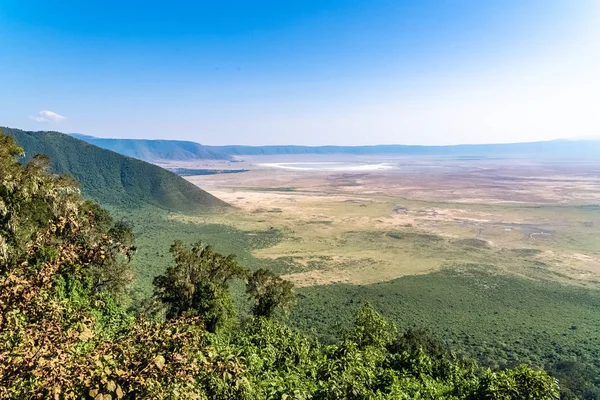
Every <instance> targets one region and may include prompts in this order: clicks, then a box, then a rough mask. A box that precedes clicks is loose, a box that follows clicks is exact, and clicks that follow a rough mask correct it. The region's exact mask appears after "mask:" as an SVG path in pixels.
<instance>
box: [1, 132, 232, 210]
mask: <svg viewBox="0 0 600 400" xmlns="http://www.w3.org/2000/svg"><path fill="white" fill-rule="evenodd" d="M2 129H3V131H4V132H5V133H7V134H9V135H12V136H14V137H15V139H16V141H17V143H18V144H19V146H22V147H23V148H24V149H25V155H26V157H25V159H26V160H28V159H30V158H31V157H33V156H34V155H36V154H45V155H47V156H49V157H50V159H51V165H52V169H53V170H54V172H56V173H59V174H68V175H71V176H73V177H74V178H75V179H77V180H78V181H79V182H80V183H81V189H82V191H83V193H84V194H85V195H86V196H88V197H90V198H92V199H94V200H96V201H98V202H100V203H101V204H103V205H113V206H118V207H142V206H146V205H152V206H156V207H160V208H163V209H167V210H172V211H182V212H198V211H200V212H201V211H209V210H212V209H215V208H218V207H224V206H227V204H226V203H225V202H223V201H221V200H219V199H218V198H216V197H214V196H212V195H211V194H209V193H207V192H205V191H203V190H201V189H200V188H198V187H197V186H195V185H194V184H192V183H189V182H188V181H186V180H185V179H183V178H181V177H179V176H177V175H175V174H174V173H172V172H169V171H166V170H164V169H162V168H160V167H157V166H155V165H153V164H149V163H147V162H144V161H140V160H136V159H133V158H130V157H125V156H123V155H120V154H117V153H115V152H113V151H109V150H105V149H101V148H99V147H97V146H93V145H91V144H88V143H86V142H83V141H81V140H78V139H75V138H72V137H70V136H68V135H65V134H62V133H59V132H27V131H22V130H18V129H9V128H2Z"/></svg>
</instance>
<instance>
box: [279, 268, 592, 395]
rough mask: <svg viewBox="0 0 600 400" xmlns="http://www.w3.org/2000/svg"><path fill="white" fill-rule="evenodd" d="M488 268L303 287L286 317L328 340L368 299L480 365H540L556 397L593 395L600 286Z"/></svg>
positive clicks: (403, 323)
mask: <svg viewBox="0 0 600 400" xmlns="http://www.w3.org/2000/svg"><path fill="white" fill-rule="evenodd" d="M490 270H491V271H493V267H490V266H486V267H485V268H484V267H481V266H477V265H465V266H459V265H455V266H453V268H451V269H450V268H449V269H446V270H442V271H440V272H435V273H431V274H427V275H420V276H407V277H403V278H400V279H396V280H394V281H390V282H382V283H378V284H373V285H346V284H333V285H327V286H315V287H310V288H304V289H301V290H300V291H299V296H300V300H299V304H298V306H297V307H295V308H294V309H293V312H292V315H291V321H292V322H293V325H294V326H296V327H298V328H299V329H301V330H303V331H307V332H313V333H314V334H316V335H318V336H319V337H320V338H321V340H323V341H324V342H326V343H331V342H335V341H336V340H337V337H338V335H339V332H340V331H343V330H344V329H347V328H348V327H349V326H351V324H352V320H353V316H352V312H353V310H354V309H355V308H356V307H357V306H359V305H361V304H363V303H365V302H369V303H371V304H373V305H374V306H375V307H376V308H377V309H378V310H380V311H381V312H382V314H383V315H384V316H385V317H386V318H388V319H389V320H390V321H393V322H395V323H396V324H397V325H398V326H402V327H405V328H406V329H417V330H418V329H424V328H425V329H428V330H429V331H431V332H434V334H435V336H436V337H437V338H439V340H442V341H443V342H444V343H445V344H446V345H447V346H449V347H451V348H452V349H454V350H455V351H457V352H459V353H462V354H469V355H470V356H471V357H473V358H475V359H477V360H478V361H479V362H480V363H481V364H482V365H484V366H488V367H491V368H492V369H502V368H509V367H514V366H515V365H518V364H520V363H527V364H530V365H538V366H544V367H545V368H546V369H547V370H549V371H551V372H552V373H553V374H554V375H555V376H556V377H557V378H559V379H560V382H561V387H563V389H564V390H563V395H564V396H563V398H568V399H572V398H575V397H574V395H573V396H572V393H573V392H574V393H576V394H577V395H578V396H579V398H580V399H596V398H598V396H600V390H599V389H598V386H600V381H599V380H598V377H599V376H600V362H599V360H600V358H599V356H600V292H599V291H597V290H590V289H584V288H578V287H574V286H566V285H560V284H557V283H552V282H543V281H535V280H530V279H523V278H518V277H511V276H507V275H504V274H496V273H493V272H490ZM577 371H587V372H586V374H580V373H578V372H577ZM594 386H595V387H594Z"/></svg>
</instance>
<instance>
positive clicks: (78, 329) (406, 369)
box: [0, 135, 558, 400]
mask: <svg viewBox="0 0 600 400" xmlns="http://www.w3.org/2000/svg"><path fill="white" fill-rule="evenodd" d="M20 154H21V152H20V149H18V148H17V147H16V146H15V144H14V142H13V141H12V139H10V138H7V137H6V136H3V135H0V155H1V156H3V157H0V166H1V167H2V169H0V201H1V203H0V205H1V213H0V215H1V219H0V233H1V236H0V237H1V238H2V258H1V259H0V397H1V398H3V399H4V398H6V399H24V398H56V399H58V398H65V399H81V398H92V399H102V400H105V399H140V398H144V399H146V398H148V399H207V400H208V399H232V398H235V399H248V400H250V399H292V398H294V399H340V400H341V399H431V400H433V399H485V398H488V399H507V400H508V399H510V400H512V399H514V400H517V399H557V398H558V397H557V396H558V385H557V384H556V381H555V380H554V379H553V378H551V377H549V376H548V375H547V374H546V373H545V372H543V371H540V370H536V369H532V368H529V367H526V366H520V367H518V368H516V369H512V370H510V369H503V370H500V371H491V370H482V369H480V368H479V367H477V365H476V364H475V363H474V362H466V361H460V360H457V359H456V358H455V357H454V356H453V355H452V354H447V353H444V352H442V351H441V350H440V349H439V348H437V347H436V346H433V345H432V344H431V343H429V342H427V341H426V340H422V339H418V340H417V339H416V338H415V337H412V338H411V337H407V336H406V335H405V336H404V337H401V338H400V339H397V340H394V338H395V334H396V328H395V326H394V325H393V324H392V323H391V322H389V321H387V320H386V319H385V318H383V316H382V315H380V314H379V313H378V312H377V311H376V310H375V308H374V307H373V306H371V305H366V306H363V307H362V308H360V309H358V311H357V312H356V314H355V318H354V322H353V324H352V327H351V328H350V329H349V330H348V333H347V334H346V335H345V336H344V337H342V338H341V340H340V341H339V342H337V343H336V344H332V345H329V346H324V345H322V344H320V343H319V342H318V341H317V340H316V339H314V338H313V337H310V336H307V335H305V334H303V333H301V332H299V331H297V330H294V329H292V328H290V327H289V326H286V325H284V324H282V323H280V322H277V321H275V320H273V319H269V318H264V317H257V318H254V319H251V320H249V321H247V323H246V324H243V325H242V329H240V330H237V331H225V330H220V329H217V328H219V327H222V326H223V325H225V324H227V323H228V322H229V321H230V320H234V316H233V314H232V313H231V312H230V310H231V305H230V303H231V295H230V292H229V283H230V281H231V280H232V279H234V278H247V277H248V271H247V270H245V269H244V268H242V267H241V266H239V265H238V263H237V262H236V261H235V259H234V258H233V257H232V256H223V255H221V254H219V253H217V252H216V251H214V250H213V249H212V248H211V247H209V246H206V245H204V244H203V243H202V242H198V243H196V244H195V245H193V246H192V247H191V248H190V249H188V248H186V247H184V246H183V244H182V242H179V241H176V242H175V244H174V245H173V246H172V247H171V252H172V253H173V255H174V257H175V264H174V265H172V266H170V267H169V268H168V269H167V272H166V274H165V275H163V276H160V277H158V278H157V279H156V297H157V298H158V299H160V300H161V301H163V302H164V303H165V305H166V306H167V315H168V317H169V318H168V319H167V320H166V321H149V320H147V319H146V318H145V317H144V316H143V315H140V316H139V317H138V318H137V319H133V318H132V317H131V316H129V315H128V314H127V313H126V311H125V309H124V307H123V306H122V305H121V304H120V302H119V297H120V296H122V294H123V293H124V288H125V286H126V282H127V279H125V278H123V277H124V276H125V277H127V276H129V275H128V273H129V272H128V271H127V268H126V266H127V265H128V264H127V261H128V259H129V258H130V257H131V256H132V254H133V247H132V246H133V237H132V234H131V227H130V226H129V225H128V224H126V223H123V222H117V223H114V222H113V220H112V218H111V217H110V215H109V214H108V213H107V212H105V211H103V210H102V209H100V208H99V207H98V206H96V205H94V204H92V203H90V202H87V201H85V200H84V199H83V198H82V197H81V196H80V195H79V193H78V191H77V189H76V187H75V186H74V185H73V183H72V182H71V181H69V180H68V179H65V178H61V177H58V176H55V175H50V174H48V173H47V172H46V171H47V168H46V165H47V163H46V161H45V160H44V159H43V158H36V159H34V161H33V162H31V163H29V164H27V165H25V166H22V165H20V164H19V163H18V162H17V160H16V157H17V156H19V155H20ZM249 288H250V290H249V292H250V293H251V294H253V295H255V297H256V298H257V304H262V305H261V306H260V307H261V308H260V309H261V310H262V311H264V312H262V313H264V314H269V312H266V311H269V310H272V309H274V307H276V306H279V305H286V304H288V303H289V299H290V298H291V294H290V293H291V287H290V286H289V284H286V283H285V281H282V280H281V279H279V278H278V277H276V276H274V275H272V274H270V273H267V272H264V271H263V272H258V273H256V274H254V275H253V277H252V279H251V282H250V284H249ZM261 301H262V303H261ZM255 311H256V309H255ZM271 313H272V311H271ZM234 322H235V321H234ZM413 336H415V335H413ZM422 343H423V344H425V345H427V346H426V347H427V348H426V350H423V346H422V345H421V344H422Z"/></svg>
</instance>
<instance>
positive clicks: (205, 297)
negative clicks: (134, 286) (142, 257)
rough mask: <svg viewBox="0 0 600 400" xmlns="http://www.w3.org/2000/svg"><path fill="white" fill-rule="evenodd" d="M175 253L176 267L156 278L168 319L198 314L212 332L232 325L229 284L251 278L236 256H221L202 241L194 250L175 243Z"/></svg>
mask: <svg viewBox="0 0 600 400" xmlns="http://www.w3.org/2000/svg"><path fill="white" fill-rule="evenodd" d="M171 253H173V256H174V258H175V264H174V265H172V266H170V267H168V268H167V271H166V272H165V274H164V275H161V276H158V277H156V278H155V279H154V288H155V289H154V295H155V297H156V298H158V299H159V300H161V301H162V302H163V303H164V304H165V306H166V308H167V318H169V319H171V318H177V317H179V316H182V315H184V314H186V315H197V316H198V317H200V318H201V319H202V320H203V321H204V323H205V325H206V329H207V330H209V331H210V332H215V331H217V330H218V329H220V328H222V327H225V326H227V325H228V324H229V323H231V322H232V321H233V320H234V319H235V309H234V306H233V302H232V300H231V295H230V293H229V282H230V281H231V280H232V279H234V278H239V279H244V278H246V277H247V275H248V272H247V271H246V270H245V269H244V268H242V267H241V266H240V265H239V264H238V263H237V261H236V259H235V256H233V255H229V256H224V255H222V254H219V253H217V252H215V251H213V249H212V247H210V246H207V245H206V244H204V243H202V242H201V241H199V242H197V243H195V244H194V245H193V246H192V247H191V248H190V249H187V248H186V247H184V245H183V243H182V242H181V241H179V240H178V241H175V243H174V244H173V245H172V246H171Z"/></svg>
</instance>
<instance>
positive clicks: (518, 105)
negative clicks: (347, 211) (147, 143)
mask: <svg viewBox="0 0 600 400" xmlns="http://www.w3.org/2000/svg"><path fill="white" fill-rule="evenodd" d="M0 51H2V53H1V54H2V55H3V57H2V61H0V88H2V89H3V90H2V97H1V98H0V99H1V100H0V125H7V126H11V127H18V128H23V129H31V130H58V131H62V132H79V133H85V134H90V135H94V136H100V137H133V138H155V139H158V138H170V139H183V140H193V141H198V142H201V143H205V144H256V145H258V144H308V145H318V144H347V145H358V144H376V143H406V144H453V143H491V142H514V141H532V140H543V139H553V138H568V137H588V136H598V135H600V111H599V110H600V97H599V96H600V95H599V93H600V6H599V3H598V2H597V1H595V0H537V1H536V0H504V1H500V0H489V1H475V0H437V1H434V0H407V1H401V0H395V1H392V0H387V1H383V0H370V1H356V0H345V1H344V0H321V1H313V0H303V1H291V0H290V1H263V0H256V1H252V2H249V1H219V2H216V1H215V2H207V1H175V0H173V1H169V2H166V1H154V2H147V1H143V2H142V1H137V0H136V1H125V0H121V1H113V0H105V1H94V0H90V1H69V0H45V1H35V0H3V2H2V6H0Z"/></svg>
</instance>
